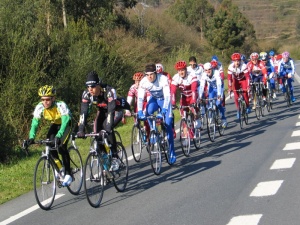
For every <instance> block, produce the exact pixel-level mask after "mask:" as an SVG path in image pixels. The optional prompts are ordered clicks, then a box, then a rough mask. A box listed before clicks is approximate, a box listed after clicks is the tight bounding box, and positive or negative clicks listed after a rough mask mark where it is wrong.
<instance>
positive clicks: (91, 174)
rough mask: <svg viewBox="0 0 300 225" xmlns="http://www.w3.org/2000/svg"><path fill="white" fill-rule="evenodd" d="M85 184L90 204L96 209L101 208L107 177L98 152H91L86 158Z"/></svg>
mask: <svg viewBox="0 0 300 225" xmlns="http://www.w3.org/2000/svg"><path fill="white" fill-rule="evenodd" d="M83 183H84V189H85V195H86V198H87V201H88V203H89V204H90V205H91V206H92V207H94V208H97V207H99V206H100V204H101V201H102V198H103V192H104V185H105V177H104V173H103V165H102V161H101V159H100V156H99V155H98V154H97V153H96V152H90V153H89V154H88V156H87V158H86V163H85V167H84V176H83Z"/></svg>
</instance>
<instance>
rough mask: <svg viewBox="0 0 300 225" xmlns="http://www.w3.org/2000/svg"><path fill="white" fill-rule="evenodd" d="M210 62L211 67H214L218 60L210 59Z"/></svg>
mask: <svg viewBox="0 0 300 225" xmlns="http://www.w3.org/2000/svg"><path fill="white" fill-rule="evenodd" d="M210 64H211V66H212V68H216V67H217V66H218V62H217V61H215V60H212V61H211V62H210Z"/></svg>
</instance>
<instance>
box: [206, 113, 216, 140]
mask: <svg viewBox="0 0 300 225" xmlns="http://www.w3.org/2000/svg"><path fill="white" fill-rule="evenodd" d="M206 118H207V134H208V137H209V139H210V141H211V142H214V141H215V137H216V116H215V112H214V111H213V110H212V109H209V110H208V111H207V115H206Z"/></svg>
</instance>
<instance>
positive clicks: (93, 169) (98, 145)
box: [84, 130, 128, 208]
mask: <svg viewBox="0 0 300 225" xmlns="http://www.w3.org/2000/svg"><path fill="white" fill-rule="evenodd" d="M113 132H114V131H113ZM86 137H91V144H90V151H89V154H88V156H87V158H86V163H85V172H84V187H85V194H86V198H87V200H88V202H89V204H90V205H91V206H92V207H94V208H97V207H99V205H100V204H101V201H102V198H103V192H104V186H106V185H107V184H108V183H110V182H111V181H112V182H113V184H114V186H115V188H116V190H117V191H119V192H123V191H124V190H125V188H126V185H127V181H128V159H127V153H126V150H125V148H124V146H123V144H122V143H121V142H117V143H116V146H117V159H116V160H117V161H118V163H117V164H118V165H117V167H116V168H111V165H112V163H113V161H112V151H111V148H110V145H109V144H108V140H107V132H106V131H105V130H101V131H100V132H99V133H90V134H85V138H86Z"/></svg>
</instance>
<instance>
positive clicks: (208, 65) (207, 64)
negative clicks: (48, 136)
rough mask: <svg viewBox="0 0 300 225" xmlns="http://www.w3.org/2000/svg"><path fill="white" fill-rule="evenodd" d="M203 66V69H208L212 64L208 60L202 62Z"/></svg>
mask: <svg viewBox="0 0 300 225" xmlns="http://www.w3.org/2000/svg"><path fill="white" fill-rule="evenodd" d="M203 68H204V70H210V69H212V65H211V64H210V63H209V62H207V63H204V65H203Z"/></svg>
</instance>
